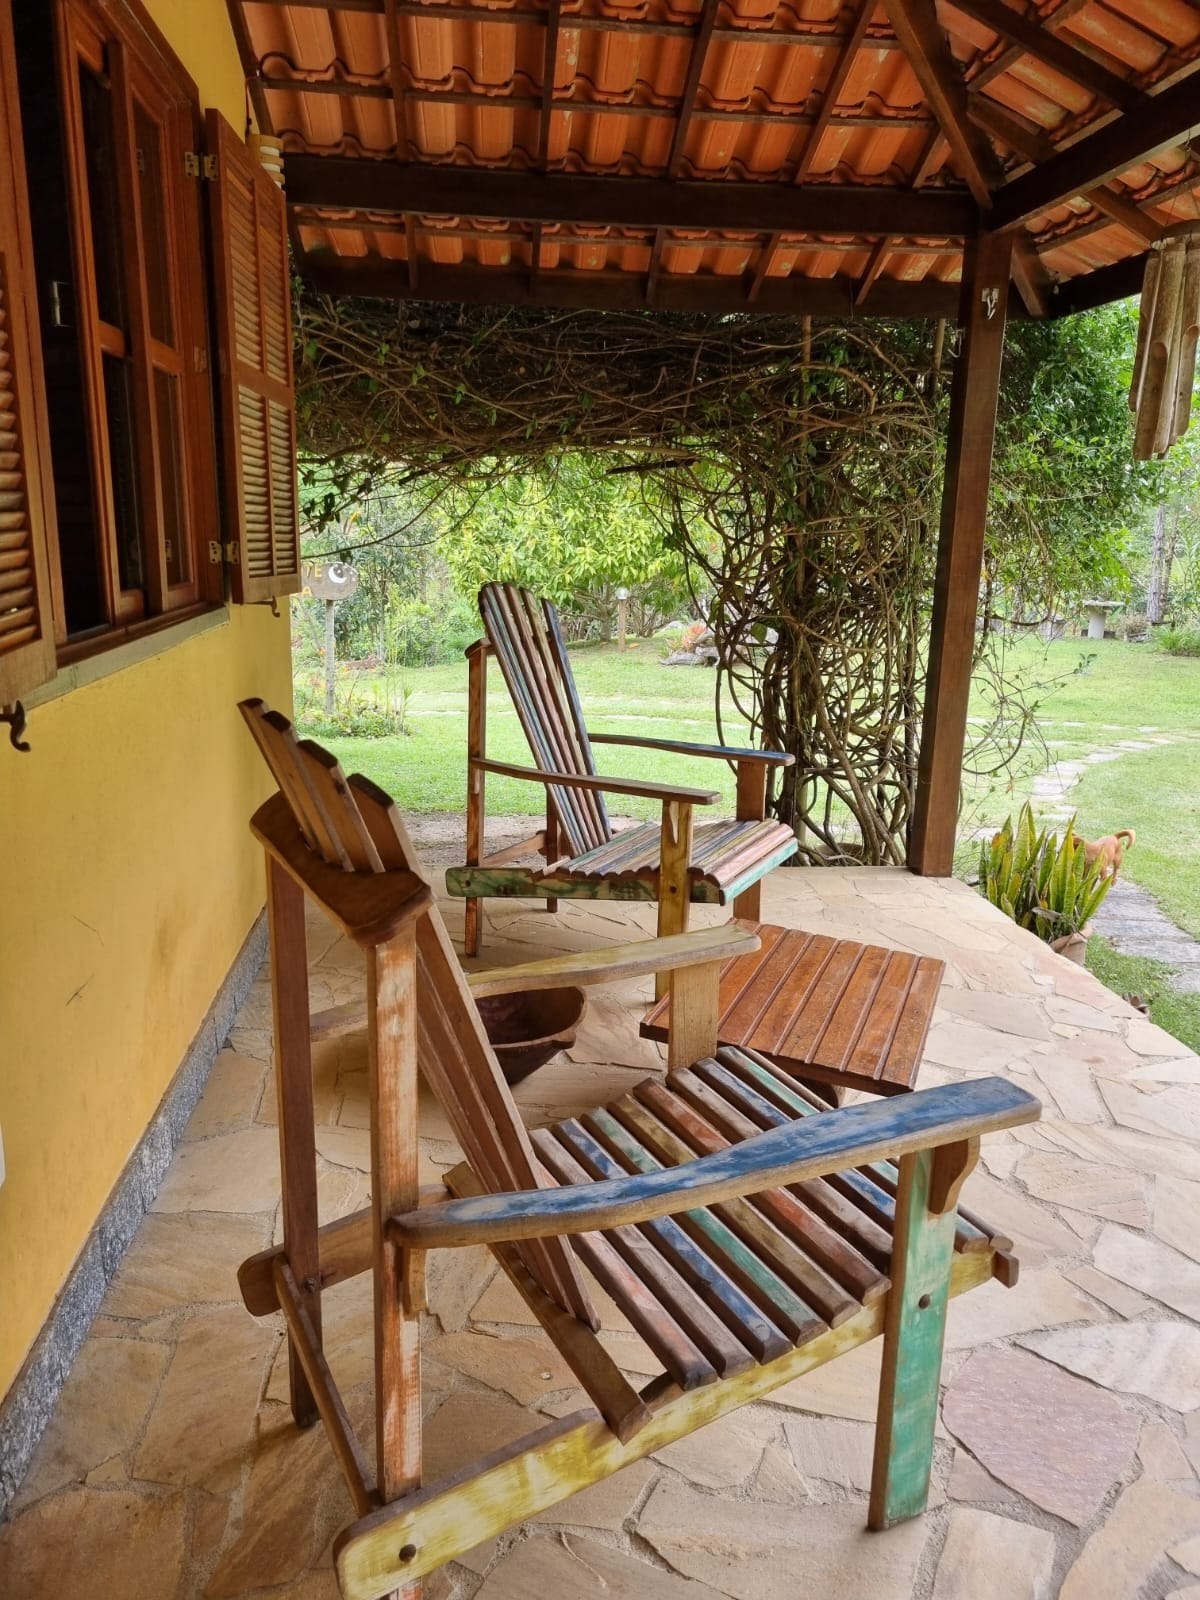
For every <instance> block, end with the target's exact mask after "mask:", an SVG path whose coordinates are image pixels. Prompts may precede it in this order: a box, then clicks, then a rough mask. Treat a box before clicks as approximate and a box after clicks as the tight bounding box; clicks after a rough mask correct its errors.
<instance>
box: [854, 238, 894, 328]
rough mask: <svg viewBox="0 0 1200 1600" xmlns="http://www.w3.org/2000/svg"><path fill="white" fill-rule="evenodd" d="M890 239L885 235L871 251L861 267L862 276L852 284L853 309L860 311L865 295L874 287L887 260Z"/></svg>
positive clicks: (890, 243)
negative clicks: (862, 267) (864, 264)
mask: <svg viewBox="0 0 1200 1600" xmlns="http://www.w3.org/2000/svg"><path fill="white" fill-rule="evenodd" d="M891 245H892V241H891V240H890V239H889V238H888V237H887V236H886V235H885V236H884V237H883V238H882V239H880V241H879V243H878V244H877V245H876V246H875V248H874V250H872V251H871V255H870V258H869V259H868V261H867V264H866V266H865V267H864V269H863V274H862V277H861V278H859V280H858V282H857V283H856V284H855V285H854V309H855V310H856V311H861V310H862V308H863V305H864V303H865V302H866V298H867V296H868V295H869V294H870V292H871V290H872V289H873V288H874V287H875V284H876V282H877V280H878V278H879V274H880V273H881V272H882V271H883V263H884V262H885V261H886V260H887V257H888V252H889V250H890V249H891Z"/></svg>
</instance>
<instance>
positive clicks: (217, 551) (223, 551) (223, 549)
mask: <svg viewBox="0 0 1200 1600" xmlns="http://www.w3.org/2000/svg"><path fill="white" fill-rule="evenodd" d="M208 559H209V561H211V562H212V564H213V566H214V567H217V566H220V564H221V562H222V561H227V562H228V563H229V565H230V566H231V567H236V566H237V565H238V564H239V562H240V561H241V559H242V553H241V551H240V549H239V548H238V545H237V543H236V541H233V542H231V543H229V544H222V543H221V542H220V540H219V539H210V540H209V541H208Z"/></svg>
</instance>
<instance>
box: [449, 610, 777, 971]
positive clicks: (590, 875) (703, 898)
mask: <svg viewBox="0 0 1200 1600" xmlns="http://www.w3.org/2000/svg"><path fill="white" fill-rule="evenodd" d="M479 611H480V615H481V616H482V618H483V625H484V629H485V632H486V635H487V637H486V638H485V639H481V640H479V641H478V642H477V643H476V644H474V645H472V646H471V648H470V650H469V651H468V652H467V656H468V662H469V667H468V726H467V741H468V749H467V864H466V866H465V867H452V868H450V869H449V870H448V871H447V873H446V889H447V892H448V893H450V894H452V895H459V896H465V897H466V901H467V904H466V927H465V933H464V944H465V949H466V952H467V954H468V955H472V956H473V955H477V954H478V952H479V942H480V916H479V902H480V900H481V899H482V898H484V897H487V896H493V895H497V896H521V897H523V896H542V897H544V898H545V899H546V900H547V901H548V902H549V909H551V910H553V909H554V908H555V906H556V904H557V901H558V899H559V898H560V897H563V898H568V897H571V896H579V897H581V898H583V899H591V900H600V899H603V900H657V901H658V932H659V934H660V935H665V934H673V933H680V932H682V931H683V930H684V929H685V928H686V927H687V920H688V906H689V904H690V903H691V902H692V901H695V902H699V903H706V904H710V905H711V904H715V905H728V904H730V903H731V902H732V903H733V906H734V911H735V915H737V916H740V917H747V918H749V919H750V920H751V921H757V920H758V916H759V895H760V888H759V886H760V884H761V881H762V879H763V877H764V876H765V875H766V874H767V873H768V872H770V871H771V869H772V868H773V867H777V866H779V864H780V863H781V862H783V861H786V860H788V858H789V857H790V856H792V855H794V854H795V853H796V839H795V836H794V834H793V833H792V830H791V829H790V828H788V827H787V826H786V825H785V824H783V823H781V822H773V821H769V820H768V819H767V816H766V781H767V771H768V768H770V767H773V766H775V767H785V766H791V765H792V764H793V760H794V758H793V757H792V756H789V755H783V754H781V753H779V752H777V751H773V750H740V749H732V748H726V747H725V746H722V745H698V744H687V743H683V742H681V741H679V740H675V739H639V738H633V737H631V736H627V735H625V734H611V733H589V732H588V729H587V726H586V724H585V722H584V717H583V708H582V706H581V705H580V701H579V693H578V691H577V689H576V687H575V679H574V676H573V674H572V672H571V663H570V660H569V658H568V655H567V650H566V646H565V644H564V642H563V636H562V629H561V628H560V626H559V621H558V613H557V612H556V611H555V609H554V607H553V606H552V605H551V604H550V602H549V601H548V600H540V599H539V598H538V597H537V596H536V595H534V594H532V593H531V592H530V591H529V590H528V589H521V588H518V587H517V586H516V585H515V584H509V583H489V584H485V585H484V587H483V588H482V589H481V590H480V591H479ZM492 654H494V655H495V656H496V659H497V660H498V661H499V663H500V670H501V671H502V673H503V674H504V681H505V683H506V684H507V685H508V691H509V694H510V695H511V696H512V700H513V705H514V707H515V709H516V713H517V717H518V719H519V721H520V723H521V727H522V729H523V730H524V733H525V737H526V739H527V740H528V742H529V748H530V751H531V753H532V755H533V761H534V766H533V767H532V768H529V767H516V766H512V765H510V764H508V763H506V762H500V761H490V760H488V758H487V752H486V749H485V743H486V713H487V663H488V657H489V655H492ZM593 744H612V745H633V746H637V747H639V748H641V749H646V750H666V751H670V752H672V753H675V754H678V755H693V756H706V757H711V758H713V759H717V760H724V761H732V762H733V763H735V765H736V767H737V806H736V813H737V814H736V816H735V817H734V818H733V819H731V820H727V821H722V822H706V823H701V824H700V825H699V826H695V825H694V823H693V815H692V813H693V807H695V806H698V805H710V804H712V803H713V802H714V801H717V800H719V799H720V798H721V797H720V795H719V794H718V793H716V792H715V791H713V790H710V789H692V788H682V787H678V786H673V785H669V784H660V783H640V782H638V781H637V780H636V779H632V778H606V777H602V776H600V775H599V774H598V773H597V771H596V763H595V759H594V757H593V755H592V745H593ZM489 772H492V773H497V774H502V775H504V776H507V777H510V778H527V779H529V780H530V781H532V782H534V783H538V784H540V785H541V786H542V787H543V788H544V789H545V791H546V827H545V830H544V831H543V832H540V833H538V834H535V835H534V836H533V837H532V838H530V839H526V840H523V841H522V842H521V843H520V844H517V845H512V846H510V847H509V848H507V849H506V850H503V851H498V852H496V853H495V854H493V855H490V856H488V855H485V854H484V853H483V852H484V842H483V831H484V785H485V780H486V775H487V774H488V773H489ZM606 792H607V793H610V794H628V795H639V796H641V797H643V798H650V799H654V800H659V801H661V803H662V822H661V825H657V824H655V823H644V824H642V825H641V826H639V827H634V828H630V829H627V830H623V831H621V832H619V833H614V832H613V830H612V827H611V825H610V823H609V819H608V812H607V810H606V808H605V804H604V795H605V793H606ZM535 853H537V854H540V855H542V856H543V858H544V860H545V865H544V867H541V868H537V867H530V866H520V865H517V864H515V863H518V862H520V860H521V859H522V858H523V857H527V856H530V855H533V854H535ZM660 989H661V984H660Z"/></svg>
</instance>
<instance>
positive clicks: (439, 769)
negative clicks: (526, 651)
mask: <svg viewBox="0 0 1200 1600" xmlns="http://www.w3.org/2000/svg"><path fill="white" fill-rule="evenodd" d="M571 662H572V666H573V667H574V670H575V676H576V680H577V682H578V685H579V692H580V696H581V698H582V700H583V703H584V706H585V708H586V712H587V719H588V725H589V727H590V728H591V730H592V731H593V732H605V733H625V734H634V735H641V736H642V737H644V738H647V739H687V740H691V741H693V742H694V743H697V744H712V743H714V742H715V741H716V736H717V735H716V715H715V712H714V710H713V692H714V689H715V681H714V677H713V674H712V673H711V672H708V671H704V670H701V669H698V668H687V667H673V668H667V667H664V666H662V665H661V663H660V661H659V654H658V646H657V644H654V643H651V642H650V641H648V640H647V641H642V642H640V643H639V644H638V645H637V646H636V647H635V648H634V649H631V650H630V651H628V652H627V653H626V654H624V655H622V654H620V653H619V652H618V651H617V650H616V649H615V648H614V647H612V646H604V645H600V646H596V645H584V646H576V647H574V648H573V649H572V651H571ZM403 681H404V683H405V684H406V686H407V687H408V689H409V700H408V718H407V720H408V725H409V728H410V730H411V732H410V735H409V736H408V737H405V738H392V739H335V738H323V739H322V741H321V742H322V744H325V745H327V746H328V747H329V749H330V750H332V751H333V753H334V755H336V756H337V757H338V759H339V760H340V761H341V763H342V765H343V766H344V767H346V768H347V769H348V770H351V771H360V772H365V773H366V775H367V776H368V777H370V778H374V780H375V781H376V783H379V784H382V786H383V787H384V788H385V789H387V790H388V792H389V793H390V794H392V795H394V796H395V799H396V801H397V803H398V805H399V806H400V809H401V810H402V811H408V812H414V813H416V812H434V811H449V812H459V813H461V811H462V810H463V806H464V803H465V795H466V785H467V754H466V745H467V669H466V664H465V662H464V663H463V665H461V666H458V665H454V666H447V667H425V668H421V669H417V670H412V671H407V672H405V673H404V674H403ZM724 732H725V736H726V738H727V739H728V741H729V742H730V743H733V744H739V743H745V742H746V740H747V730H746V725H745V724H744V723H743V722H740V721H737V720H731V719H726V722H725V727H724ZM487 752H488V755H489V756H490V757H492V758H493V759H494V760H496V761H507V762H513V763H516V764H518V765H522V766H529V765H530V757H529V747H528V746H527V744H526V743H525V736H524V734H523V733H522V732H521V728H520V724H519V723H518V722H517V718H516V714H515V713H514V711H513V709H512V702H511V701H510V700H509V697H508V691H507V689H506V688H505V686H504V679H503V678H502V677H501V675H500V670H499V668H498V667H496V666H495V665H493V666H492V667H491V670H490V671H489V674H488V702H487ZM596 764H597V766H598V767H599V769H600V770H601V771H602V772H603V773H605V774H608V775H610V776H614V777H631V778H642V779H645V780H647V781H649V782H655V783H679V784H685V785H688V786H690V787H692V788H698V789H710V790H716V791H718V792H719V793H720V795H721V798H722V800H723V801H724V802H725V803H726V804H727V805H730V804H732V802H733V792H734V779H733V774H732V773H731V772H730V771H729V768H728V767H727V766H726V765H725V763H724V762H723V761H712V760H708V759H705V758H703V757H691V756H673V755H664V754H662V753H660V752H656V751H648V750H629V749H622V748H620V747H618V746H613V747H612V748H609V747H606V746H603V745H601V746H597V749H596ZM543 793H544V791H543V790H542V788H541V786H540V785H538V784H534V783H527V782H523V781H521V780H519V779H516V778H496V777H490V778H489V779H488V780H487V808H488V813H489V815H492V816H513V815H535V814H537V813H538V812H539V811H540V810H541V808H542V806H543V804H544V801H543ZM609 807H610V810H611V811H612V813H613V814H614V815H620V816H627V817H638V818H640V819H643V820H649V819H651V818H654V817H657V816H658V811H659V808H658V805H657V803H656V802H655V801H652V800H641V799H634V798H631V797H628V796H625V795H614V796H612V797H611V800H610V802H609Z"/></svg>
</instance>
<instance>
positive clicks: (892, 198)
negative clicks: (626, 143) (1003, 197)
mask: <svg viewBox="0 0 1200 1600" xmlns="http://www.w3.org/2000/svg"><path fill="white" fill-rule="evenodd" d="M284 168H285V176H286V182H287V196H288V200H289V202H290V203H291V204H293V205H306V206H326V207H330V208H334V209H339V210H343V209H344V210H351V211H399V212H404V211H413V212H416V213H418V214H424V215H427V216H463V217H501V218H506V219H507V220H509V221H513V222H548V223H568V224H569V223H594V224H597V225H608V226H613V227H633V228H637V227H641V228H656V227H661V228H683V229H695V230H697V231H705V232H707V231H709V230H712V229H728V230H732V231H735V232H745V233H764V232H771V231H775V230H782V231H783V232H786V233H830V234H850V235H867V236H871V237H877V236H878V235H880V234H883V233H894V234H901V235H911V234H918V235H926V236H929V237H946V238H962V237H964V236H965V235H967V234H969V233H972V232H973V231H974V229H975V228H976V227H977V225H978V213H977V210H976V207H975V204H974V202H973V201H972V199H971V198H970V196H969V195H966V194H962V193H957V194H955V193H946V192H945V191H942V190H938V191H932V192H929V193H913V192H912V191H910V190H907V189H899V188H886V187H875V186H871V187H862V188H860V187H859V186H858V185H856V184H833V183H822V184H802V185H797V186H795V187H793V186H791V185H786V186H785V185H781V184H768V183H743V182H729V183H727V182H720V181H716V180H714V181H712V182H704V181H697V180H693V179H688V180H685V181H683V182H676V183H672V182H667V181H666V180H664V179H660V178H610V177H596V176H593V175H591V174H571V175H569V176H560V175H557V174H551V175H548V176H546V175H542V174H539V173H529V172H515V171H512V170H508V169H505V170H502V171H497V170H491V171H481V170H478V169H476V168H473V167H453V166H432V165H423V164H417V163H411V164H409V165H407V166H401V165H399V164H398V163H395V162H383V161H364V160H359V159H356V158H354V157H351V156H311V155H294V154H289V155H286V156H285V157H284ZM364 226H368V227H369V224H364Z"/></svg>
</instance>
